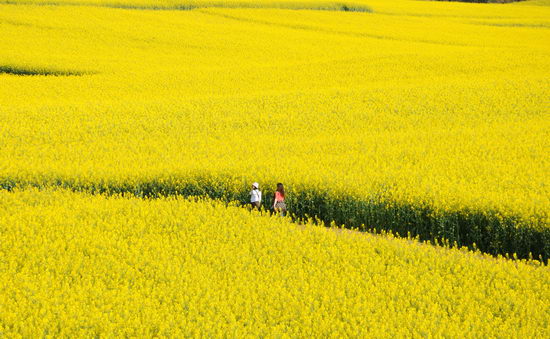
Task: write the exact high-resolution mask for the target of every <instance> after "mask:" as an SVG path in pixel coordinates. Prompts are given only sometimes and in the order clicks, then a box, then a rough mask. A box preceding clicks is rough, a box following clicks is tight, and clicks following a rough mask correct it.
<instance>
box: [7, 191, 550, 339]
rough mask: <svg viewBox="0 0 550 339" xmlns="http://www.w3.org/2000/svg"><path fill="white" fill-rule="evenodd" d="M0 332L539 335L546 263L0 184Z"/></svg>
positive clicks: (199, 208)
mask: <svg viewBox="0 0 550 339" xmlns="http://www.w3.org/2000/svg"><path fill="white" fill-rule="evenodd" d="M0 230H1V232H0V255H1V256H0V258H2V259H1V260H0V291H1V293H0V305H1V306H2V308H1V310H0V336H2V337H6V338H10V337H20V336H21V337H24V338H35V337H43V336H46V337H72V338H74V337H79V338H80V337H103V336H108V337H115V336H116V337H118V336H121V337H122V336H132V337H140V338H142V337H150V336H158V337H175V338H181V337H186V336H188V337H191V336H193V337H226V336H227V337H239V338H240V337H293V338H294V337H302V338H305V337H308V338H309V337H317V338H318V337H323V338H325V337H343V336H349V337H374V338H380V337H392V338H394V337H430V336H434V337H440V336H445V337H450V338H457V337H463V336H465V335H466V336H467V337H482V338H487V337H511V338H514V337H515V338H548V336H549V335H550V314H549V310H548V305H549V304H550V293H549V290H548V285H549V284H550V274H549V270H548V267H547V266H540V265H533V264H529V263H527V262H523V261H521V262H520V261H516V262H513V261H509V260H505V259H496V258H493V257H490V256H488V255H481V254H475V253H471V252H464V251H460V250H457V249H444V248H440V247H434V246H431V245H426V244H420V243H418V242H414V241H408V240H406V239H397V238H383V237H380V236H374V235H370V234H362V233H358V232H350V231H342V230H338V229H333V230H330V229H326V228H324V227H319V226H313V225H311V224H309V225H302V226H299V225H296V224H293V223H291V222H290V221H289V220H288V219H287V218H280V217H268V216H263V215H260V214H259V213H257V212H256V213H249V212H248V211H246V210H245V209H242V208H238V207H235V206H229V207H225V205H224V204H223V203H220V202H216V201H208V200H198V201H196V200H185V199H183V198H161V199H140V198H137V197H132V198H122V197H120V196H115V197H113V196H111V197H106V196H100V195H89V194H85V193H72V192H68V191H61V190H56V191H53V190H46V191H38V190H28V191H22V192H21V191H20V192H15V193H11V192H6V191H2V192H0Z"/></svg>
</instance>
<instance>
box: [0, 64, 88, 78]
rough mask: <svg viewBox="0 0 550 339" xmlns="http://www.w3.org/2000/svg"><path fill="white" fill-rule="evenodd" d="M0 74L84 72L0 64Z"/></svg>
mask: <svg viewBox="0 0 550 339" xmlns="http://www.w3.org/2000/svg"><path fill="white" fill-rule="evenodd" d="M0 74H11V75H21V76H29V75H46V76H81V75H84V74H85V73H84V72H76V71H56V70H47V69H33V68H22V67H15V66H5V65H0Z"/></svg>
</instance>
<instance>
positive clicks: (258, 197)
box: [250, 182, 262, 209]
mask: <svg viewBox="0 0 550 339" xmlns="http://www.w3.org/2000/svg"><path fill="white" fill-rule="evenodd" d="M250 204H251V205H252V208H257V209H260V206H261V205H262V191H260V184H258V183H257V182H255V183H253V184H252V191H250Z"/></svg>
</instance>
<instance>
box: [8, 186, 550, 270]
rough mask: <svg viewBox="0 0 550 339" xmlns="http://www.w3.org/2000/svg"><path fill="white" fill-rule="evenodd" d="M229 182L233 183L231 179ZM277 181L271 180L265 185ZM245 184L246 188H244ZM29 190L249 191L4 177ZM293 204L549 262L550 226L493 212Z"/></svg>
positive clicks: (377, 202) (297, 212) (361, 226)
mask: <svg viewBox="0 0 550 339" xmlns="http://www.w3.org/2000/svg"><path fill="white" fill-rule="evenodd" d="M228 182H229V181H228ZM271 186H273V185H269V184H266V186H264V187H271ZM242 187H246V185H245V186H242ZM25 188H38V189H45V188H48V189H51V188H60V189H68V190H72V191H76V192H84V193H90V194H103V195H106V196H112V195H121V196H126V195H130V196H136V197H140V198H144V199H156V198H162V197H170V196H181V197H185V198H187V197H206V198H209V199H213V200H220V201H223V202H225V203H226V204H235V205H238V206H242V207H244V208H246V207H247V206H248V199H249V196H248V191H235V190H234V189H232V188H230V187H224V186H223V184H219V186H213V185H211V183H209V181H208V180H207V179H204V178H195V179H194V180H189V181H187V182H178V183H177V184H176V183H170V182H168V181H166V180H162V179H159V180H158V181H155V180H153V181H150V182H141V183H139V184H134V185H130V184H127V185H124V184H118V185H117V184H110V183H89V184H86V185H83V184H79V183H77V182H74V181H71V180H68V179H62V178H58V179H55V180H52V181H50V182H41V183H37V182H16V181H14V180H10V179H8V178H4V179H0V189H4V190H7V191H13V190H23V189H25ZM263 194H264V197H267V199H265V200H264V201H263V202H262V207H263V209H264V210H265V211H268V210H269V206H270V205H271V203H272V201H271V195H272V194H273V192H271V191H264V192H263ZM286 200H287V206H288V208H289V211H290V212H291V214H290V217H291V219H292V220H293V222H295V223H297V224H300V223H304V222H305V221H307V220H312V221H313V222H315V223H319V224H323V225H325V226H329V227H330V226H331V225H332V226H338V227H341V228H345V229H348V230H353V231H358V232H369V233H374V234H391V235H392V236H396V237H400V238H405V239H409V240H415V241H418V242H429V243H432V244H436V245H438V244H439V245H441V244H442V245H446V246H447V247H449V246H452V247H459V248H460V247H467V248H469V249H471V250H474V251H481V252H483V253H486V254H490V255H493V256H499V255H501V256H508V257H513V254H515V255H516V256H517V258H519V259H530V258H535V259H538V260H540V261H542V262H544V263H548V257H549V253H550V228H548V227H539V228H535V227H518V224H519V219H515V218H514V217H508V218H507V219H503V218H502V216H501V215H499V214H498V213H497V212H494V211H493V212H492V213H493V214H491V211H471V210H469V211H454V212H448V213H447V214H446V215H438V216H437V217H434V215H437V214H435V213H434V210H433V209H432V208H430V207H419V206H414V205H405V204H396V203H395V202H393V203H391V202H387V201H384V200H383V199H377V198H376V197H375V196H372V197H370V198H368V197H366V198H364V199H357V198H354V197H350V196H338V197H333V196H332V195H331V194H330V193H329V192H321V191H318V190H315V189H310V190H308V189H302V190H292V189H291V190H288V197H287V199H286Z"/></svg>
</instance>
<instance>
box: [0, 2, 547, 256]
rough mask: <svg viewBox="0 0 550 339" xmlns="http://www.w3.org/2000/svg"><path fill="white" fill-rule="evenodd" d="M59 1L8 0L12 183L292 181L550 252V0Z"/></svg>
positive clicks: (403, 221) (0, 114)
mask: <svg viewBox="0 0 550 339" xmlns="http://www.w3.org/2000/svg"><path fill="white" fill-rule="evenodd" d="M33 3H34V4H40V3H42V4H44V3H43V2H38V1H36V2H33ZM56 3H57V2H51V3H50V4H53V5H43V6H35V5H33V4H31V3H30V2H25V1H19V0H16V1H10V4H1V5H0V33H1V34H0V185H2V187H4V188H12V187H14V186H25V185H31V186H37V187H50V186H62V187H67V188H72V189H89V190H95V191H105V192H111V193H116V192H133V193H136V194H137V195H157V194H158V195H164V194H168V193H179V194H195V193H196V194H199V195H209V196H213V197H220V198H221V197H230V198H231V199H237V200H238V199H240V197H241V196H242V194H243V193H245V190H246V187H248V185H249V183H250V182H252V181H256V180H259V181H260V182H262V184H263V185H264V187H270V186H273V185H274V184H275V183H276V182H279V181H282V182H284V183H285V184H287V187H288V188H289V192H290V193H291V194H289V196H290V197H291V198H290V199H294V200H291V201H290V202H289V205H290V206H289V207H290V209H291V210H292V211H294V212H296V213H299V214H300V215H301V216H304V215H306V214H308V215H311V216H314V215H318V216H321V217H323V218H325V219H326V220H328V221H330V220H336V221H338V222H339V223H344V224H347V225H349V226H355V227H360V226H361V225H362V224H365V228H377V229H378V230H380V229H393V230H397V231H399V233H400V234H402V235H403V234H406V233H407V232H411V234H412V235H413V236H415V235H420V236H421V237H422V238H424V239H434V238H446V239H449V240H450V241H451V243H452V242H454V241H456V242H457V243H458V244H460V245H472V246H473V244H474V243H476V245H477V246H478V247H479V248H481V249H483V250H484V251H487V252H490V253H505V252H510V253H513V252H516V253H518V254H519V256H521V257H528V256H529V253H530V252H531V253H532V255H533V256H534V257H535V258H537V257H538V255H542V256H543V257H544V258H547V257H548V254H549V253H550V233H549V232H550V231H549V227H548V225H549V220H548V211H549V206H550V198H549V197H550V194H549V191H548V173H550V165H549V161H548V156H547V154H548V149H549V146H550V145H549V140H550V138H548V134H549V133H548V131H549V121H548V118H547V114H548V105H547V99H548V97H549V94H550V90H549V88H550V86H549V80H548V79H550V77H549V75H550V74H549V69H550V58H549V56H550V47H549V44H548V41H550V33H549V32H550V31H549V30H548V28H549V27H550V21H549V19H548V18H549V17H550V8H548V7H547V6H544V1H542V2H541V1H538V2H536V3H533V4H532V5H530V3H531V2H530V1H526V2H525V3H521V4H512V5H477V4H462V3H443V2H427V1H426V2H424V1H406V0H388V1H380V0H374V1H368V2H367V1H359V2H354V3H358V4H364V5H367V6H369V8H371V9H372V12H370V13H366V12H345V11H341V10H338V11H317V10H291V9H292V8H300V7H299V6H295V5H296V4H297V3H296V2H286V1H280V2H277V3H278V4H282V3H285V4H287V8H286V9H276V8H273V7H276V6H274V5H273V3H269V2H229V1H228V2H217V3H215V4H214V3H207V2H204V3H203V4H204V6H206V7H204V6H202V5H201V6H199V7H201V8H196V9H193V10H189V11H181V10H162V11H160V10H137V9H132V8H131V7H132V5H135V6H138V7H139V6H145V5H146V4H149V5H150V4H152V3H153V2H148V1H137V0H136V1H132V0H129V1H119V2H118V3H124V4H127V5H128V6H126V7H127V8H112V6H111V7H108V6H107V7H106V6H104V5H105V4H108V3H111V4H112V3H114V2H103V1H87V2H79V1H65V2H64V3H65V4H68V3H72V4H81V5H82V6H65V5H55V4H56ZM154 3H155V4H157V3H158V5H155V6H164V5H166V6H168V7H169V6H174V4H176V3H179V2H170V1H158V2H154ZM181 3H185V2H181ZM239 3H241V4H242V3H246V4H248V5H242V6H241V5H239V6H241V7H247V8H222V7H223V6H222V5H227V6H229V7H232V6H233V5H235V4H239ZM308 3H310V4H311V3H312V2H308ZM316 3H317V2H316ZM58 4H61V2H59V3H58ZM163 4H164V5H163ZM253 4H257V6H258V7H264V8H250V7H254V6H252V5H253ZM318 4H326V2H318ZM235 6H236V5H235ZM292 6H294V7H292ZM119 7H120V6H119ZM168 7H166V8H168ZM233 7H234V6H233ZM279 7H280V6H279ZM33 74H34V75H33Z"/></svg>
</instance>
